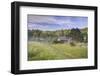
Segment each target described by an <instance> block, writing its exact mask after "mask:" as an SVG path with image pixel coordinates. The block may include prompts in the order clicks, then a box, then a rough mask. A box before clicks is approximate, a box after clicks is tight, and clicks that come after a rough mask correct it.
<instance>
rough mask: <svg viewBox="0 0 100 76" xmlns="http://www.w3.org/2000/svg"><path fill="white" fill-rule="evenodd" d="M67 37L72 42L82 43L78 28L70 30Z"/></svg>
mask: <svg viewBox="0 0 100 76" xmlns="http://www.w3.org/2000/svg"><path fill="white" fill-rule="evenodd" d="M69 36H70V37H72V40H75V41H79V42H82V41H83V36H82V33H81V31H80V30H79V29H78V28H76V29H74V28H73V29H71V31H70V33H69Z"/></svg>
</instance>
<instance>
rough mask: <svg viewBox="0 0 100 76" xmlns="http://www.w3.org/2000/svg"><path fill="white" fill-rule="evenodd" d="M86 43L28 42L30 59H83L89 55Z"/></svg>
mask: <svg viewBox="0 0 100 76" xmlns="http://www.w3.org/2000/svg"><path fill="white" fill-rule="evenodd" d="M87 55H88V52H87V47H86V45H84V46H80V45H79V44H78V43H77V45H76V46H71V45H70V44H68V43H66V44H61V43H59V44H48V43H39V42H28V60H29V61H32V60H57V59H82V58H87V57H88V56H87Z"/></svg>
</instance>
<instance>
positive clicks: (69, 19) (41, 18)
mask: <svg viewBox="0 0 100 76" xmlns="http://www.w3.org/2000/svg"><path fill="white" fill-rule="evenodd" d="M27 25H28V29H29V30H32V29H38V30H42V31H55V30H62V29H72V28H79V29H82V28H85V27H87V26H88V17H81V16H53V15H32V14H29V15H28V17H27Z"/></svg>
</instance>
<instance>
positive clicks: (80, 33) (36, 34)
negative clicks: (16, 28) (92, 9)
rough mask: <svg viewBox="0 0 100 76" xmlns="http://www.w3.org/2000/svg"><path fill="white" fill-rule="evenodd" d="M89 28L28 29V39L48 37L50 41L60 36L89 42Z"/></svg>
mask: <svg viewBox="0 0 100 76" xmlns="http://www.w3.org/2000/svg"><path fill="white" fill-rule="evenodd" d="M87 31H88V29H87V28H84V29H78V28H73V29H70V30H68V29H66V30H63V29H62V30H56V31H41V30H28V39H29V40H30V39H37V40H41V39H45V40H46V39H48V40H50V41H52V40H55V39H57V38H59V37H63V36H64V37H71V38H72V39H73V40H75V41H79V42H87V40H88V33H87Z"/></svg>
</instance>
